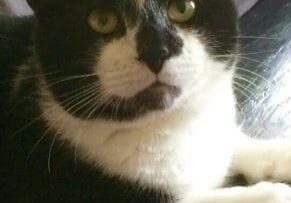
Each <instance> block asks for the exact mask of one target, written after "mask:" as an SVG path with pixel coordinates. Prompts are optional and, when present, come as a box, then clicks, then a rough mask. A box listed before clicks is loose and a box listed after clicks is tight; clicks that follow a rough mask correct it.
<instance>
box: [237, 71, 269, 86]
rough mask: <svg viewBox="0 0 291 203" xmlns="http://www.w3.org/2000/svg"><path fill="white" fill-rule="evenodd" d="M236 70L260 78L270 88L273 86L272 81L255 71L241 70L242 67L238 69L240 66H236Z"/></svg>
mask: <svg viewBox="0 0 291 203" xmlns="http://www.w3.org/2000/svg"><path fill="white" fill-rule="evenodd" d="M236 70H238V71H242V72H245V73H249V74H251V75H253V76H255V77H256V78H259V79H261V80H263V81H264V82H265V83H266V84H267V85H269V86H270V85H272V83H271V81H269V80H268V79H267V78H266V77H264V76H262V75H260V74H258V73H256V72H254V71H251V70H248V69H246V68H241V67H238V66H236Z"/></svg>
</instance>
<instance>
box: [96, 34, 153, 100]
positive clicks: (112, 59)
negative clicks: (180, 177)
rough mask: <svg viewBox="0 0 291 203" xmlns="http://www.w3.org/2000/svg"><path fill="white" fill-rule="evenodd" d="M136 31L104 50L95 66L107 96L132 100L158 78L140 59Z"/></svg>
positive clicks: (110, 44) (115, 41)
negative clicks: (131, 98)
mask: <svg viewBox="0 0 291 203" xmlns="http://www.w3.org/2000/svg"><path fill="white" fill-rule="evenodd" d="M135 32H136V31H135V30H130V31H128V34H127V35H125V36H124V37H122V38H120V39H117V40H114V41H113V42H111V43H109V44H108V45H106V46H105V47H103V49H102V50H101V55H100V57H99V62H98V64H97V65H96V67H95V71H96V72H97V74H98V76H99V78H100V82H101V88H102V90H103V92H104V94H105V96H119V97H121V98H130V97H133V96H134V95H136V94H137V93H138V92H140V91H142V90H143V89H145V88H147V87H149V86H150V85H151V84H152V83H153V82H155V80H156V76H155V75H154V74H153V73H152V72H151V71H150V69H148V68H147V67H146V65H144V64H143V63H141V62H139V61H138V60H137V58H138V55H137V51H136V40H135Z"/></svg>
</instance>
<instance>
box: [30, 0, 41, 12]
mask: <svg viewBox="0 0 291 203" xmlns="http://www.w3.org/2000/svg"><path fill="white" fill-rule="evenodd" d="M40 1H42V0H27V3H28V4H29V6H30V7H31V8H32V9H33V10H34V11H36V10H38V8H39V5H38V4H39V3H40Z"/></svg>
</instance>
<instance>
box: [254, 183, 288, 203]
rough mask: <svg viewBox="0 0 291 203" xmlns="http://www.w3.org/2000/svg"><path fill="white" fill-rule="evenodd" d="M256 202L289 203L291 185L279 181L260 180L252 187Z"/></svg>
mask: <svg viewBox="0 0 291 203" xmlns="http://www.w3.org/2000/svg"><path fill="white" fill-rule="evenodd" d="M252 189H253V190H254V192H255V194H256V195H257V200H256V202H257V203H290V202H291V187H289V186H288V185H286V184H281V183H269V182H262V183H259V184H257V185H255V186H253V188H252Z"/></svg>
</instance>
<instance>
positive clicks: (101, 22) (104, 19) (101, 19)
mask: <svg viewBox="0 0 291 203" xmlns="http://www.w3.org/2000/svg"><path fill="white" fill-rule="evenodd" d="M108 21H109V17H108V15H101V16H99V17H98V23H99V25H100V26H102V27H103V26H106V24H107V23H108Z"/></svg>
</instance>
